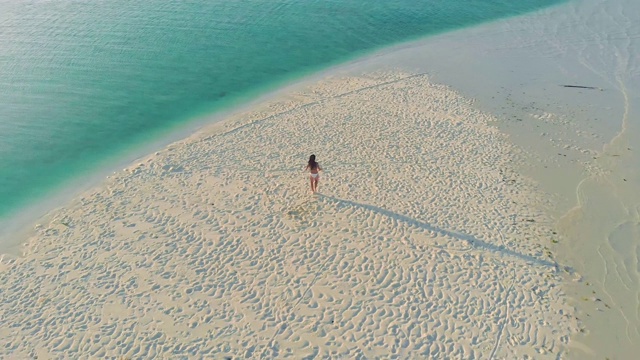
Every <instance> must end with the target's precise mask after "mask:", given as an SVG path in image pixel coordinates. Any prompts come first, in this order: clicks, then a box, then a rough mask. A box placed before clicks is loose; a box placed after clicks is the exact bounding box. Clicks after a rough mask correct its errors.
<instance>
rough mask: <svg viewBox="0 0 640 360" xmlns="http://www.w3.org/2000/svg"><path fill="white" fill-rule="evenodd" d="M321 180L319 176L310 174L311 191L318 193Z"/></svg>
mask: <svg viewBox="0 0 640 360" xmlns="http://www.w3.org/2000/svg"><path fill="white" fill-rule="evenodd" d="M319 180H320V178H319V177H317V178H315V179H314V178H313V177H312V176H309V181H310V185H311V192H312V193H316V192H318V181H319Z"/></svg>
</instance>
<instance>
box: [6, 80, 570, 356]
mask: <svg viewBox="0 0 640 360" xmlns="http://www.w3.org/2000/svg"><path fill="white" fill-rule="evenodd" d="M489 120H491V118H490V117H489V116H487V115H485V114H482V113H480V112H478V111H475V110H474V109H473V104H472V102H470V101H468V100H465V99H463V98H461V97H459V96H458V95H457V94H456V93H454V92H453V91H451V90H449V89H447V88H446V87H443V86H438V85H432V84H430V83H429V82H428V79H427V78H426V76H424V75H420V74H417V75H415V74H414V75H412V74H404V73H376V74H370V75H368V76H361V77H349V78H333V79H328V80H326V81H323V82H321V83H320V84H316V85H314V86H313V87H311V88H309V89H307V90H304V91H301V92H298V93H293V94H290V95H289V96H288V97H287V98H286V99H284V100H282V101H279V102H274V103H272V104H269V105H265V106H263V107H261V108H259V109H258V110H256V111H254V112H250V113H246V114H242V115H240V116H237V117H235V118H233V119H230V120H228V121H226V122H224V123H222V124H217V125H215V126H213V128H212V129H210V130H209V131H208V132H207V133H204V134H199V135H197V136H194V137H192V138H191V139H188V140H186V141H184V142H181V143H177V144H174V145H172V146H170V147H168V148H167V149H166V150H164V151H162V152H159V153H156V154H155V155H153V156H151V157H149V158H148V159H144V160H142V161H140V162H139V163H137V164H134V165H132V166H131V167H130V168H128V169H126V170H125V171H122V172H120V173H117V174H115V175H114V176H113V177H112V178H110V179H109V180H108V181H107V183H106V184H105V185H104V186H103V187H102V188H99V189H96V190H95V191H92V192H90V193H87V194H84V195H83V196H82V197H81V198H79V199H78V200H77V201H75V202H74V203H73V204H71V205H69V206H68V207H67V208H64V209H60V210H59V211H57V212H56V213H55V214H54V215H53V220H52V221H51V223H50V224H46V225H41V226H38V227H37V235H36V236H34V237H33V238H32V239H30V240H29V242H28V244H27V246H26V255H25V257H23V258H17V259H6V258H5V259H4V260H3V261H2V262H1V263H0V268H1V272H0V284H2V289H3V291H2V292H0V312H1V313H2V317H0V356H2V357H6V356H8V355H14V356H15V357H18V358H21V357H25V356H28V355H36V354H37V355H41V356H45V357H54V358H55V357H72V358H81V357H82V356H84V357H86V358H97V357H105V356H124V357H136V358H137V357H145V358H147V357H148V358H151V357H153V358H162V357H164V358H169V357H171V358H181V357H200V356H204V357H206V356H213V357H214V358H223V357H224V356H233V357H234V358H292V359H300V358H313V357H314V355H317V357H318V358H320V357H326V356H327V355H330V356H331V357H333V358H336V357H340V356H343V357H344V358H375V357H394V356H395V357H411V358H426V357H438V358H458V359H460V358H464V359H478V358H483V359H487V358H496V359H499V358H500V359H504V358H509V359H511V358H515V357H516V356H517V357H518V358H526V357H527V356H529V357H533V358H536V359H540V358H550V359H556V358H557V357H558V355H559V354H560V355H561V354H563V353H564V351H565V347H566V345H567V343H568V341H569V340H568V338H569V336H570V335H571V334H572V333H573V332H576V331H578V324H577V322H576V320H575V318H574V316H573V315H572V314H573V309H572V308H570V307H569V306H568V305H566V303H565V295H564V293H563V292H562V290H561V289H560V287H559V284H560V281H561V277H563V276H565V275H566V270H565V269H564V267H563V266H562V264H557V263H556V262H555V261H554V260H553V259H552V254H551V253H550V252H549V251H548V250H547V249H546V247H545V245H546V244H549V243H551V242H552V241H553V233H552V231H551V227H550V225H549V223H548V219H546V218H545V216H544V215H543V213H542V211H541V210H540V209H541V206H543V205H544V203H543V201H542V200H541V198H540V196H539V195H538V194H537V193H536V192H535V188H534V187H533V185H532V184H531V183H530V182H528V181H527V180H526V179H524V178H522V177H520V176H518V175H517V174H515V173H514V172H513V171H512V170H511V161H513V159H517V157H518V151H517V150H516V149H515V148H512V147H510V146H509V145H508V144H507V142H506V141H505V140H506V139H505V138H504V136H503V135H501V134H500V133H499V132H498V131H497V130H495V129H493V128H491V127H489V126H488V125H487V121H489ZM311 153H315V154H316V155H317V156H318V160H319V161H320V163H321V165H323V166H324V168H325V170H326V171H325V172H324V173H323V174H322V175H321V176H322V179H321V183H320V194H318V195H311V194H310V193H309V190H308V187H309V185H308V176H307V175H306V174H305V173H304V172H303V171H302V168H303V167H304V165H305V163H306V160H307V158H308V156H309V154H311ZM80 355H82V356H80Z"/></svg>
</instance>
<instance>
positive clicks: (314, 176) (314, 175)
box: [311, 173, 320, 179]
mask: <svg viewBox="0 0 640 360" xmlns="http://www.w3.org/2000/svg"><path fill="white" fill-rule="evenodd" d="M318 175H320V174H318V173H315V174H313V173H312V174H311V177H312V178H314V179H315V178H317V177H318Z"/></svg>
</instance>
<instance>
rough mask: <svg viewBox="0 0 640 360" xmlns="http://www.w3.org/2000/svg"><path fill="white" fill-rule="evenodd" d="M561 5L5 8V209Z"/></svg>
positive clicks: (380, 0)
mask: <svg viewBox="0 0 640 360" xmlns="http://www.w3.org/2000/svg"><path fill="white" fill-rule="evenodd" d="M561 1H562V0H519V1H508V0H501V1H499V0H397V1H389V0H369V1H365V0H280V1H278V0H242V1H239V0H225V1H220V0H191V1H166V0H163V1H158V0H150V1H142V2H135V1H124V0H111V1H69V0H57V1H12V2H0V105H1V108H0V217H3V216H8V215H10V214H12V213H14V212H16V211H17V210H18V209H19V208H20V207H21V206H24V205H26V204H28V203H29V202H32V201H34V200H37V199H38V198H41V197H43V196H45V195H47V194H48V193H50V192H52V191H53V190H55V189H56V188H57V187H59V186H61V185H63V184H64V183H65V181H68V180H70V179H71V178H73V177H75V176H78V175H80V174H84V173H87V172H89V171H91V170H92V169H96V168H97V167H99V166H100V165H102V164H104V163H105V161H106V160H107V159H110V158H113V157H116V156H118V155H119V154H123V153H124V152H126V151H128V150H131V149H132V148H133V147H135V146H136V145H139V144H141V143H144V142H147V141H150V140H151V139H154V138H155V137H157V136H159V134H161V133H163V132H166V131H168V130H170V129H172V128H175V127H176V126H180V125H181V124H185V123H186V122H188V121H190V120H192V119H194V118H196V117H198V116H199V115H202V114H205V113H210V112H214V111H216V110H220V109H222V108H225V107H228V106H231V105H233V104H236V103H238V102H241V101H245V100H247V99H248V98H251V97H253V96H256V95H257V94H258V93H260V92H265V91H267V90H269V89H270V88H273V87H275V86H277V85H279V84H282V83H283V82H286V81H290V80H291V79H293V78H296V77H299V76H302V75H304V74H308V73H309V72H312V71H316V70H318V69H321V68H323V67H327V66H330V65H333V64H336V63H338V62H340V61H345V60H348V59H351V58H354V57H356V56H361V55H362V54H364V53H366V52H370V51H372V50H374V49H378V48H380V47H383V46H388V45H391V44H396V43H399V42H403V41H407V40H411V39H415V38H418V37H421V36H426V35H429V34H435V33H440V32H443V31H446V30H451V29H455V28H462V27H468V26H471V25H474V24H478V23H480V22H485V21H489V20H493V19H497V18H502V17H508V16H514V15H518V14H522V13H525V12H528V11H533V10H536V9H538V8H541V7H545V6H549V5H552V4H555V3H559V2H561Z"/></svg>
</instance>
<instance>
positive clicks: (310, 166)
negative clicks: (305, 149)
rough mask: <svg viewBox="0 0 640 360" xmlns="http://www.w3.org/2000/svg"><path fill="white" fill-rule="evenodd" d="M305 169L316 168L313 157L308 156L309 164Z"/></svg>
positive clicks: (314, 157) (316, 164)
mask: <svg viewBox="0 0 640 360" xmlns="http://www.w3.org/2000/svg"><path fill="white" fill-rule="evenodd" d="M307 167H308V168H309V169H312V170H313V169H315V168H317V167H318V163H317V162H316V156H315V155H311V156H309V163H308V164H307Z"/></svg>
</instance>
